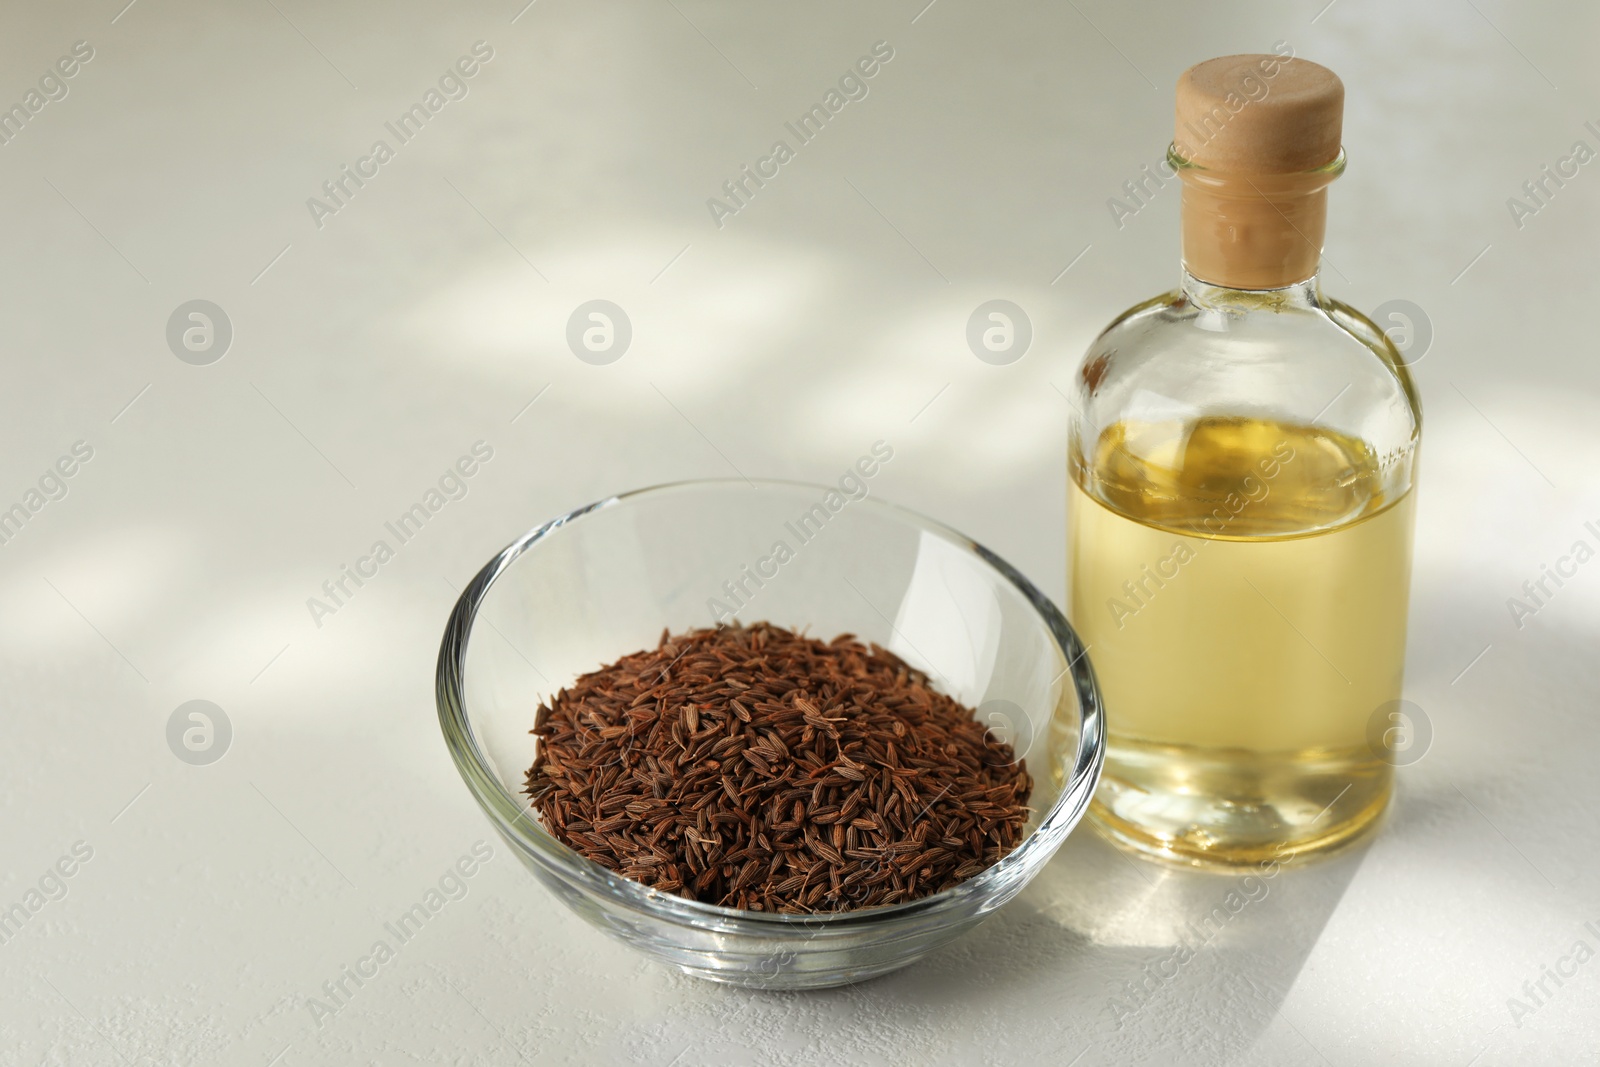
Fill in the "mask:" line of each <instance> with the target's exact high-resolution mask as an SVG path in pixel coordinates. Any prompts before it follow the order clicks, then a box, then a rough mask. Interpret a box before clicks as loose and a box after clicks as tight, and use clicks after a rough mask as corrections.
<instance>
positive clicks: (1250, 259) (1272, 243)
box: [1178, 153, 1344, 290]
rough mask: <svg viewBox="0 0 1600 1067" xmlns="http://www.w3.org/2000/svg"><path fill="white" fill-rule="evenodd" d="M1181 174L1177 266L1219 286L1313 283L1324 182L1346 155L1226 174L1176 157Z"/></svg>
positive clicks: (1248, 287)
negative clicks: (1297, 168) (1275, 170)
mask: <svg viewBox="0 0 1600 1067" xmlns="http://www.w3.org/2000/svg"><path fill="white" fill-rule="evenodd" d="M1178 162H1179V163H1181V164H1182V165H1181V166H1179V171H1178V173H1179V176H1180V177H1181V178H1182V180H1183V208H1182V212H1183V266H1184V270H1185V271H1186V272H1187V273H1188V274H1190V275H1193V276H1194V277H1195V278H1197V279H1199V280H1201V281H1202V282H1206V283H1209V284H1211V285H1213V286H1218V287H1221V288H1225V289H1236V290H1264V289H1271V290H1278V289H1286V288H1289V287H1292V286H1298V285H1302V284H1307V283H1312V282H1314V280H1315V277H1316V273H1317V267H1318V265H1319V264H1320V263H1321V260H1322V237H1323V233H1324V231H1325V230H1326V228H1327V217H1328V185H1329V183H1331V182H1332V181H1333V179H1334V178H1336V177H1338V176H1339V174H1340V173H1341V172H1342V171H1343V169H1344V155H1343V153H1341V154H1340V155H1339V157H1338V158H1337V159H1335V160H1334V161H1332V162H1331V163H1329V164H1328V165H1327V166H1324V167H1320V168H1318V169H1316V170H1314V171H1304V172H1300V173H1295V174H1224V173H1220V172H1217V171H1211V170H1206V169H1204V168H1201V167H1196V166H1193V165H1190V164H1187V163H1183V161H1182V160H1181V159H1180V160H1178Z"/></svg>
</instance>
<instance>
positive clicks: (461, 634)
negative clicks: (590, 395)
mask: <svg viewBox="0 0 1600 1067" xmlns="http://www.w3.org/2000/svg"><path fill="white" fill-rule="evenodd" d="M763 487H770V488H781V489H785V490H794V489H804V490H814V491H818V492H821V493H826V492H828V491H830V490H834V489H835V487H834V486H830V485H823V484H821V483H814V482H805V481H798V480H790V479H779V478H757V479H749V478H693V479H683V480H680V481H673V482H662V483H659V484H656V485H650V486H645V487H642V488H639V489H633V490H629V491H627V492H623V493H617V494H614V495H612V496H608V497H602V498H601V499H599V500H595V501H593V502H591V503H589V504H585V505H583V506H582V507H579V508H575V509H573V510H572V511H568V512H565V513H564V514H561V515H558V516H556V517H555V518H552V519H550V520H548V521H546V522H544V523H542V524H540V525H538V526H536V527H534V528H532V529H531V530H528V531H527V532H526V533H524V534H522V535H521V536H520V537H518V538H517V539H516V540H514V541H512V542H511V543H510V544H509V545H507V546H506V547H505V548H503V549H501V550H500V551H499V552H497V553H496V554H495V555H494V557H493V558H492V559H490V560H489V562H488V563H486V564H484V566H483V567H482V568H480V569H479V571H478V572H477V574H475V575H474V576H473V578H472V580H471V581H470V582H468V583H467V586H466V588H464V589H463V590H462V591H461V595H460V596H459V597H458V598H457V599H456V603H455V606H454V608H453V609H452V610H451V612H450V618H449V620H448V621H447V623H446V625H445V632H444V637H443V639H442V641H441V643H440V646H439V660H438V667H437V671H436V673H435V701H436V704H437V707H438V715H439V726H440V729H441V731H442V732H443V733H444V739H445V744H446V746H447V747H448V748H449V749H450V754H451V757H452V758H453V760H454V762H455V765H456V770H457V771H458V772H459V773H460V775H461V777H462V779H463V780H464V781H465V782H466V784H467V788H468V789H469V790H470V791H471V792H472V794H473V797H474V799H476V800H477V802H478V805H479V806H480V807H481V808H483V810H484V812H485V814H487V815H488V816H489V818H490V821H491V822H492V823H493V824H494V826H495V828H496V829H497V830H498V831H499V832H500V834H501V836H502V837H503V838H505V839H506V840H507V842H508V843H512V844H514V845H515V846H516V847H518V848H520V849H521V850H522V851H523V852H524V853H525V854H526V855H528V856H530V857H532V858H533V859H534V860H535V861H536V862H537V863H538V864H539V865H540V866H541V867H544V868H549V869H553V870H554V871H556V872H558V873H559V874H560V875H561V876H562V877H564V878H567V879H570V880H572V881H575V882H578V883H579V884H581V885H582V886H584V887H585V888H587V889H589V890H590V891H592V892H594V893H597V894H599V895H602V896H604V897H607V898H609V899H611V900H613V901H615V902H617V903H620V904H623V905H624V906H627V907H630V908H632V909H635V910H638V911H641V912H644V913H647V914H650V915H652V916H655V917H658V918H660V917H666V918H672V919H676V920H678V921H681V922H683V923H685V924H689V925H693V926H696V927H699V928H701V929H708V930H713V931H720V932H728V933H756V934H761V935H765V936H768V937H780V936H783V935H784V934H785V933H788V932H792V931H793V930H795V929H797V928H798V929H802V930H812V931H815V932H818V933H820V932H821V929H822V928H826V929H827V930H828V932H829V933H834V932H840V933H842V932H844V931H846V930H849V929H852V928H855V927H858V926H863V925H874V926H876V925H880V924H882V923H884V922H885V921H886V920H913V919H920V918H924V917H927V916H930V915H933V914H937V913H943V912H946V911H950V910H954V909H960V908H963V907H965V906H967V905H969V904H970V903H971V902H972V901H974V900H978V901H980V902H982V901H987V900H989V899H990V898H992V897H993V896H994V895H995V894H996V893H997V892H998V891H1000V890H1001V889H1003V888H1005V887H1006V886H1007V885H1008V884H1010V883H1011V881H1012V879H1013V877H1014V876H1015V873H1016V872H1017V871H1019V869H1020V870H1023V871H1026V870H1029V869H1030V868H1032V867H1035V866H1042V865H1043V864H1044V862H1045V861H1046V860H1048V859H1049V857H1050V856H1051V855H1052V854H1053V853H1054V852H1055V850H1056V849H1057V848H1059V847H1060V845H1061V843H1062V842H1063V841H1064V840H1065V839H1066V837H1067V834H1069V833H1070V832H1071V831H1072V829H1073V827H1075V826H1076V825H1077V823H1078V822H1079V820H1081V819H1082V817H1083V814H1084V812H1085V811H1086V810H1087V809H1088V806H1089V800H1090V798H1091V797H1092V796H1093V794H1094V789H1095V786H1096V785H1097V784H1098V783H1099V780H1100V774H1101V771H1102V769H1103V767H1104V765H1105V757H1106V730H1105V712H1104V707H1103V703H1102V700H1101V696H1100V688H1099V683H1098V682H1097V680H1096V678H1095V674H1094V668H1093V666H1092V665H1091V664H1090V662H1089V658H1088V655H1087V649H1085V647H1084V645H1083V642H1082V640H1081V639H1080V638H1079V637H1078V635H1077V632H1076V631H1075V630H1073V628H1072V626H1071V625H1070V624H1069V623H1068V622H1067V620H1066V617H1065V616H1064V615H1063V614H1062V613H1061V610H1060V609H1059V608H1058V607H1056V605H1055V603H1054V602H1052V601H1051V600H1050V599H1049V597H1047V596H1045V595H1044V593H1043V592H1041V591H1040V590H1039V589H1038V587H1037V586H1035V585H1034V584H1033V583H1032V582H1030V581H1029V580H1028V579H1027V578H1025V577H1024V576H1023V575H1022V573H1021V572H1020V571H1018V570H1017V569H1016V568H1015V567H1013V566H1011V565H1010V564H1009V563H1007V562H1006V561H1005V560H1004V559H1002V558H1001V557H1000V556H998V555H996V554H995V553H994V552H992V551H991V550H989V549H988V548H986V547H984V546H983V545H982V544H980V543H979V542H977V541H975V540H973V539H972V538H970V537H968V536H966V535H965V534H963V533H961V532H960V531H958V530H956V529H954V528H952V527H950V526H948V525H946V524H944V523H942V522H940V521H938V520H937V519H932V518H929V517H928V516H926V515H923V514H922V513H920V512H917V511H914V510H912V509H910V508H906V507H902V506H900V505H898V504H893V503H890V502H888V501H885V500H881V499H878V498H876V497H874V496H866V497H862V498H860V499H859V500H855V501H853V502H852V506H853V507H861V506H863V505H865V506H868V507H870V508H872V509H875V510H878V511H880V512H882V513H884V514H887V515H889V516H890V517H892V518H896V519H898V520H899V521H902V522H907V523H908V524H909V525H912V526H915V527H917V528H919V529H922V530H926V531H929V532H931V533H934V534H936V535H938V536H940V537H942V538H943V539H945V540H946V541H949V542H950V543H952V544H954V545H956V546H957V547H960V548H963V549H965V550H967V551H969V552H971V553H972V554H973V555H975V556H977V557H978V558H979V559H980V560H981V561H983V562H984V563H985V564H987V565H988V566H989V567H991V568H992V569H994V570H995V571H996V572H997V573H998V574H999V575H1000V576H1001V577H1002V578H1004V579H1005V580H1006V581H1008V582H1009V583H1010V584H1011V585H1012V586H1013V587H1014V588H1015V589H1016V590H1017V591H1018V592H1019V593H1021V594H1022V596H1023V598H1024V599H1025V600H1027V601H1028V603H1029V604H1030V605H1031V606H1032V607H1033V609H1034V611H1035V612H1036V613H1037V614H1038V616H1039V618H1040V620H1041V621H1042V622H1043V623H1044V626H1045V629H1046V630H1047V631H1049V633H1050V635H1051V637H1052V639H1053V640H1054V641H1055V643H1056V647H1057V648H1058V650H1059V651H1060V652H1061V654H1062V656H1063V657H1064V658H1065V660H1066V664H1067V665H1066V667H1065V668H1064V669H1063V671H1062V675H1066V676H1068V679H1069V681H1070V684H1071V686H1072V688H1073V689H1074V690H1075V692H1076V696H1077V700H1078V708H1079V715H1080V725H1079V730H1078V750H1077V752H1076V753H1075V755H1074V757H1073V761H1072V771H1071V774H1070V776H1069V777H1068V779H1067V780H1066V782H1064V783H1063V784H1062V787H1061V792H1060V794H1059V795H1058V796H1057V798H1056V801H1055V803H1054V804H1052V805H1051V807H1050V809H1049V810H1048V811H1047V812H1045V813H1044V816H1043V817H1042V818H1041V819H1040V820H1039V824H1038V825H1037V826H1036V827H1034V829H1033V831H1032V832H1031V833H1029V834H1028V835H1027V836H1026V837H1025V838H1023V840H1022V841H1021V842H1020V843H1019V844H1018V845H1017V846H1016V847H1015V848H1013V849H1012V850H1011V851H1010V852H1009V853H1007V854H1006V855H1005V856H1004V857H1003V858H1002V859H1000V860H999V861H998V862H997V863H995V864H993V865H991V866H989V867H986V868H985V869H983V870H982V871H980V872H978V873H977V874H975V875H973V876H972V877H970V878H968V879H966V880H965V881H963V882H960V883H958V884H956V885H954V886H951V887H950V888H948V889H945V890H942V891H940V892H938V893H934V894H931V895H929V896H925V897H919V898H917V899H916V900H910V901H904V902H901V903H898V904H886V905H879V906H877V907H871V908H853V909H850V910H847V911H835V912H817V913H810V914H788V913H779V912H765V911H749V910H746V909H741V908H729V907H724V906H722V905H720V904H707V903H704V902H702V901H697V900H690V899H688V898H686V897H680V896H678V895H677V894H675V893H668V892H664V891H662V890H658V889H653V888H651V887H649V886H646V885H644V884H643V883H640V882H636V881H633V880H632V879H629V878H626V877H624V876H622V875H619V874H617V873H615V872H613V871H611V870H610V869H608V868H606V867H605V866H603V865H601V864H599V863H597V862H595V861H594V860H591V859H588V858H586V857H584V856H582V855H580V854H579V853H578V852H576V851H575V850H573V849H572V848H570V847H569V846H567V845H565V844H563V843H562V842H561V841H559V840H557V839H556V838H555V837H554V835H551V834H549V832H548V831H544V832H543V836H540V835H539V834H531V833H527V832H524V831H523V830H522V829H521V827H520V824H521V823H522V822H524V821H531V822H533V823H535V824H536V825H537V824H538V820H537V817H536V816H535V815H534V812H533V809H532V807H531V805H527V804H524V803H523V802H522V801H521V800H520V799H519V798H518V797H516V796H513V795H512V794H511V793H510V792H509V791H508V790H507V788H506V786H505V785H504V783H503V782H502V781H501V780H500V776H499V775H498V774H497V773H496V772H495V770H494V769H493V766H492V764H491V763H490V761H489V760H488V758H487V757H486V756H485V755H484V752H483V749H482V747H481V746H480V745H479V743H478V739H477V736H476V734H475V732H474V731H473V729H472V723H471V719H470V717H469V715H468V712H467V707H466V697H465V692H464V681H465V679H464V667H465V661H466V651H467V647H468V643H469V642H470V640H471V638H472V631H473V622H474V621H475V619H476V618H477V612H478V609H479V608H480V607H481V606H482V604H483V601H484V599H485V598H486V597H487V595H488V593H489V590H490V589H491V588H492V587H493V585H494V583H495V582H496V581H497V580H498V579H499V578H500V576H501V575H502V574H504V573H505V572H506V571H507V570H508V569H510V567H511V565H512V564H513V563H515V562H516V561H517V560H518V559H519V558H520V557H521V556H522V555H523V554H524V553H526V552H527V551H529V550H530V549H532V548H533V547H534V546H535V545H537V544H539V543H540V542H541V541H544V540H545V539H547V538H549V537H551V536H554V535H556V534H557V533H558V532H559V531H560V530H561V529H562V528H564V527H566V526H569V525H572V524H574V523H576V522H578V521H579V520H581V519H582V518H583V517H584V516H586V515H589V514H590V513H592V512H596V511H601V510H604V509H608V508H613V507H619V506H623V505H625V504H627V503H629V502H632V501H635V500H638V499H639V498H641V497H647V496H655V495H660V494H664V493H667V492H672V491H682V490H692V489H727V488H733V489H740V490H744V489H754V490H757V491H759V490H761V489H762V488H763ZM1059 680H1060V676H1058V677H1057V679H1056V681H1059ZM1051 684H1052V686H1053V685H1054V684H1055V682H1052V683H1051ZM529 721H530V722H531V721H532V716H531V714H530V719H529ZM540 829H541V830H543V827H542V825H541V826H540ZM1041 853H1042V855H1041ZM1030 877H1031V875H1030ZM1025 880H1026V879H1024V881H1025ZM1020 888H1021V886H1020V884H1018V885H1016V886H1015V889H1020ZM1013 891H1014V890H1013ZM1009 895H1010V894H1007V897H1009Z"/></svg>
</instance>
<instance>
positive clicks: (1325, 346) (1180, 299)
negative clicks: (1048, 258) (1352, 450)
mask: <svg viewBox="0 0 1600 1067" xmlns="http://www.w3.org/2000/svg"><path fill="white" fill-rule="evenodd" d="M1073 389H1074V392H1075V393H1076V395H1075V397H1074V401H1075V407H1076V408H1077V411H1078V413H1079V414H1078V416H1077V418H1078V420H1079V421H1080V422H1083V423H1086V424H1087V425H1086V426H1085V427H1084V429H1090V428H1099V429H1103V428H1105V427H1108V426H1110V425H1113V424H1114V423H1116V422H1118V421H1123V420H1127V419H1130V418H1131V419H1139V420H1148V419H1150V418H1151V417H1152V416H1154V417H1156V418H1172V417H1174V416H1175V415H1177V416H1179V417H1182V416H1183V415H1184V414H1187V415H1188V416H1189V417H1200V416H1222V417H1227V416H1248V417H1271V418H1274V419H1276V420H1279V421H1284V422H1291V423H1302V424H1306V425H1312V424H1315V425H1319V426H1326V427H1328V428H1330V429H1333V430H1337V431H1339V432H1342V433H1345V434H1347V435H1349V436H1352V437H1355V438H1358V439H1362V440H1367V441H1369V442H1371V443H1372V444H1374V445H1376V446H1381V450H1382V451H1385V452H1387V451H1391V450H1394V449H1401V450H1404V451H1411V450H1413V449H1414V448H1415V446H1416V443H1417V441H1418V439H1419V437H1420V434H1421V425H1422V411H1421V405H1420V403H1419V400H1418V397H1417V392H1416V388H1415V385H1414V383H1413V382H1412V380H1411V375H1410V373H1409V371H1408V370H1407V368H1406V365H1405V362H1404V360H1403V359H1402V358H1401V356H1400V353H1399V351H1398V350H1397V349H1396V348H1395V346H1394V344H1393V343H1392V342H1391V341H1390V340H1389V338H1388V337H1387V336H1386V335H1385V334H1384V332H1383V331H1382V330H1381V329H1380V328H1379V327H1378V326H1377V324H1376V323H1374V322H1373V321H1372V320H1371V319H1369V318H1368V317H1367V316H1366V315H1364V314H1362V313H1361V312H1360V311H1358V310H1356V309H1355V308H1353V307H1351V306H1349V305H1348V304H1345V303H1343V302H1341V301H1338V300H1333V299H1329V298H1327V297H1324V296H1322V295H1321V294H1320V293H1317V292H1316V291H1315V289H1314V288H1313V289H1309V290H1307V291H1306V292H1304V293H1284V292H1282V291H1270V292H1264V293H1239V292H1232V293H1229V294H1228V299H1227V301H1226V302H1213V301H1207V300H1206V299H1204V295H1203V294H1201V296H1200V298H1198V299H1197V298H1196V294H1192V293H1189V292H1186V291H1185V290H1183V289H1176V290H1173V291H1171V292H1168V293H1163V294H1162V295H1160V296H1157V297H1154V298H1152V299H1150V300H1146V301H1144V302H1142V303H1140V304H1136V305H1134V306H1133V307H1131V308H1129V309H1128V310H1127V311H1125V312H1123V313H1122V314H1121V315H1119V316H1117V318H1116V319H1114V320H1113V321H1112V322H1111V324H1110V325H1109V326H1107V327H1106V328H1105V329H1104V330H1103V331H1102V332H1101V333H1100V335H1099V336H1098V337H1096V338H1095V340H1094V341H1093V342H1092V343H1091V344H1090V346H1089V350H1088V352H1087V353H1086V354H1085V356H1084V359H1083V361H1082V363H1081V365H1080V366H1079V368H1078V372H1077V374H1076V375H1075V376H1074V379H1073Z"/></svg>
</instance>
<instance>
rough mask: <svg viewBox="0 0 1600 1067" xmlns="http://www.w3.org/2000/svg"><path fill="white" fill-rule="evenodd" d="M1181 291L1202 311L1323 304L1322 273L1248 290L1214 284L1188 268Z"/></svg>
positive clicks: (1237, 310)
mask: <svg viewBox="0 0 1600 1067" xmlns="http://www.w3.org/2000/svg"><path fill="white" fill-rule="evenodd" d="M1178 288H1179V291H1181V292H1182V293H1183V297H1184V299H1185V300H1187V301H1188V302H1189V303H1190V304H1193V305H1194V306H1195V307H1197V308H1200V309H1201V310H1203V311H1223V312H1226V311H1236V312H1246V311H1258V310H1263V309H1271V310H1273V311H1287V310H1290V309H1293V308H1306V309H1313V308H1320V307H1321V306H1322V284H1321V276H1320V275H1318V274H1316V273H1313V274H1312V275H1311V277H1309V278H1304V279H1302V280H1300V281H1297V282H1294V283H1292V284H1289V285H1283V286H1275V287H1273V288H1270V289H1246V288H1242V287H1241V288H1236V287H1233V286H1227V285H1213V284H1212V283H1210V282H1208V281H1204V280H1202V279H1200V278H1197V277H1195V276H1194V275H1193V274H1191V273H1190V272H1189V270H1188V268H1187V267H1185V268H1184V271H1183V280H1182V282H1180V283H1179V286H1178Z"/></svg>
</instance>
